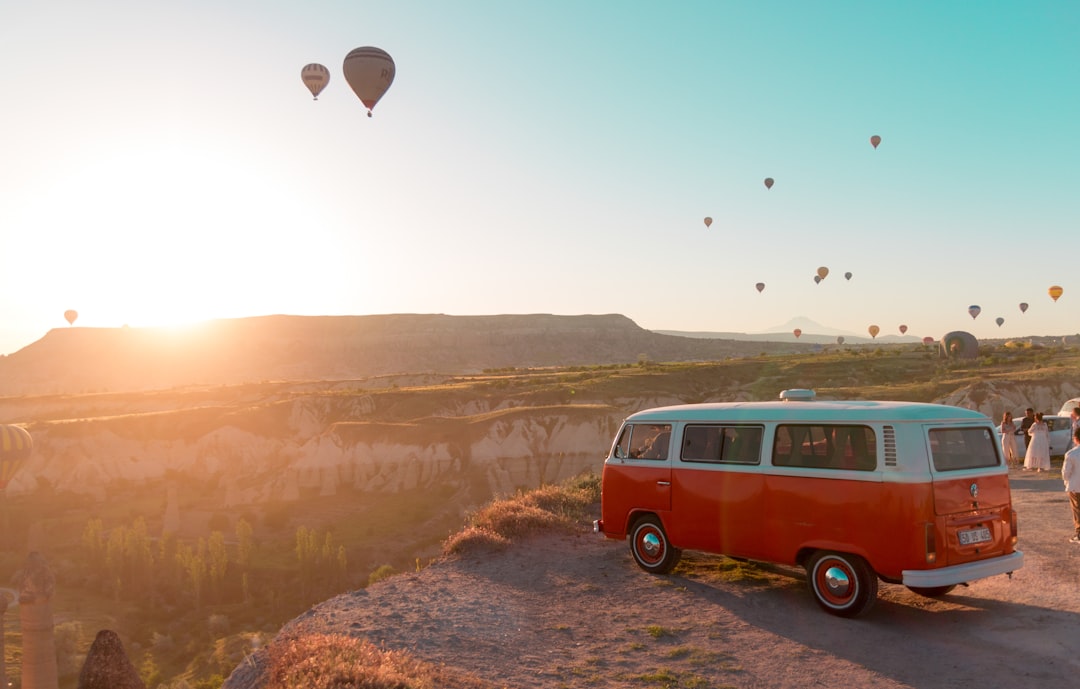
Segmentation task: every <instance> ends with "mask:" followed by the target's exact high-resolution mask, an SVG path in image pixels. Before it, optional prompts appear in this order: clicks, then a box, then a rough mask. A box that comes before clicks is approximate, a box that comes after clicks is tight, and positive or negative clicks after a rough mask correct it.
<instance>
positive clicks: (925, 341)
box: [922, 335, 934, 345]
mask: <svg viewBox="0 0 1080 689" xmlns="http://www.w3.org/2000/svg"><path fill="white" fill-rule="evenodd" d="M922 343H923V344H924V345H932V344H934V338H932V337H930V336H929V335H927V336H926V337H924V338H923V339H922Z"/></svg>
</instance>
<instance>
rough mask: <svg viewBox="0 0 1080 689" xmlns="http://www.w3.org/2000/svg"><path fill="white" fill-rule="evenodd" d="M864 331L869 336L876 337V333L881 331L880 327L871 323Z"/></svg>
mask: <svg viewBox="0 0 1080 689" xmlns="http://www.w3.org/2000/svg"><path fill="white" fill-rule="evenodd" d="M866 332H868V333H870V337H877V334H878V333H879V332H881V328H879V327H877V326H876V325H871V326H870V327H869V328H867V329H866Z"/></svg>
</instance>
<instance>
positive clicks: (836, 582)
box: [825, 567, 851, 598]
mask: <svg viewBox="0 0 1080 689" xmlns="http://www.w3.org/2000/svg"><path fill="white" fill-rule="evenodd" d="M825 586H827V587H828V588H829V594H830V595H833V596H836V597H837V598H843V597H845V596H847V595H848V594H849V593H850V592H851V578H850V577H848V575H847V572H845V571H844V570H842V569H841V568H839V567H829V568H828V569H827V570H825Z"/></svg>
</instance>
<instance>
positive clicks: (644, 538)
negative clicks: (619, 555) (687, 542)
mask: <svg viewBox="0 0 1080 689" xmlns="http://www.w3.org/2000/svg"><path fill="white" fill-rule="evenodd" d="M630 552H631V554H633V556H634V560H636V561H637V563H638V567H641V568H642V569H643V570H645V571H646V572H650V573H652V574H667V573H668V572H670V571H671V570H673V569H675V565H677V564H679V559H680V558H682V551H681V550H679V549H678V548H676V547H675V546H673V545H671V542H670V541H668V538H667V534H666V533H664V527H663V525H661V524H660V520H659V519H657V518H656V517H653V516H648V517H642V518H641V519H639V520H638V521H637V522H635V523H634V528H633V530H632V531H631V532H630Z"/></svg>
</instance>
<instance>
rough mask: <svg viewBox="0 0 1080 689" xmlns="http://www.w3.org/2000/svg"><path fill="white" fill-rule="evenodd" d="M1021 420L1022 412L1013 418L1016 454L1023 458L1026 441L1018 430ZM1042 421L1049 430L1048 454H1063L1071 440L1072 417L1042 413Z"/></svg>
mask: <svg viewBox="0 0 1080 689" xmlns="http://www.w3.org/2000/svg"><path fill="white" fill-rule="evenodd" d="M1070 409H1071V407H1070ZM1023 420H1024V415H1023V414H1021V415H1020V416H1017V417H1015V418H1014V419H1013V423H1015V424H1016V427H1017V431H1016V454H1017V456H1018V457H1020V458H1023V456H1024V453H1025V452H1026V451H1027V443H1025V442H1024V432H1023V431H1021V430H1019V428H1020V422H1021V421H1023ZM1043 421H1045V422H1046V426H1047V428H1048V429H1049V430H1050V456H1051V457H1060V456H1062V455H1063V454H1065V451H1066V450H1068V449H1069V444H1070V441H1071V440H1072V417H1070V416H1058V415H1054V416H1051V415H1050V414H1044V415H1043Z"/></svg>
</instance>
